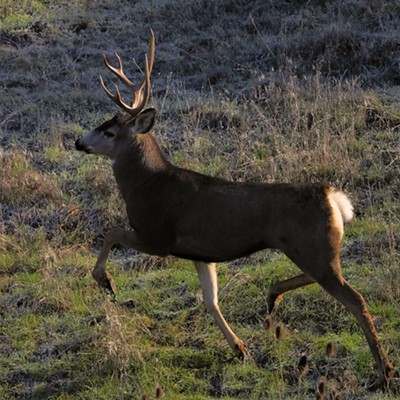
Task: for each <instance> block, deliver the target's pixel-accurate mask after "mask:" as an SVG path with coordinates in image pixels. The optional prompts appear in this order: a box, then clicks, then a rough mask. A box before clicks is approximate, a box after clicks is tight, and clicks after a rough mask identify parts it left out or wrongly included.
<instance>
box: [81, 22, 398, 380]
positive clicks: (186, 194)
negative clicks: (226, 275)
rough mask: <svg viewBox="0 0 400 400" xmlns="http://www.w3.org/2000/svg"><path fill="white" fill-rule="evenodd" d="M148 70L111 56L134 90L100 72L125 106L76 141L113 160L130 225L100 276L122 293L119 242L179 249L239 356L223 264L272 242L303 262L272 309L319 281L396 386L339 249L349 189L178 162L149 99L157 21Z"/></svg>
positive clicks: (278, 290) (276, 286)
mask: <svg viewBox="0 0 400 400" xmlns="http://www.w3.org/2000/svg"><path fill="white" fill-rule="evenodd" d="M150 33H151V38H150V46H149V48H150V49H149V55H147V54H146V56H145V70H144V78H143V81H142V82H141V83H140V85H137V86H136V85H134V84H133V83H132V82H131V80H129V79H128V77H127V76H126V75H125V73H124V71H123V65H122V61H121V58H120V56H119V55H118V53H117V52H115V57H116V59H117V62H118V66H117V67H114V66H112V65H111V64H110V62H109V61H108V58H107V56H106V55H105V54H103V59H104V64H105V66H106V67H107V69H108V70H109V71H111V72H112V73H113V74H114V75H115V76H116V78H117V79H119V80H120V81H122V83H124V84H125V85H127V86H128V88H129V90H130V91H132V96H133V98H132V101H131V102H130V103H127V102H125V101H124V100H123V98H122V96H121V93H120V91H119V88H118V85H117V84H115V93H112V92H111V91H110V90H109V89H108V88H107V87H106V85H105V83H104V81H103V78H102V77H101V76H100V84H101V86H102V88H103V90H104V92H105V93H106V95H107V96H108V97H109V98H110V99H111V100H112V101H113V102H114V103H115V104H116V105H117V106H118V107H119V108H120V111H119V112H118V113H117V114H115V116H114V117H113V118H111V119H109V120H108V121H106V122H104V123H103V124H102V125H100V126H98V127H97V128H95V129H93V130H91V131H89V132H88V133H87V134H85V135H84V136H82V137H79V138H78V139H77V140H76V142H75V147H76V149H77V150H79V151H83V152H86V153H88V154H96V155H101V156H105V157H107V158H109V159H111V165H112V170H113V173H114V177H115V179H116V183H117V186H118V189H119V191H120V193H121V196H122V199H123V201H124V203H125V206H126V213H127V217H128V221H129V225H130V228H131V229H128V230H126V229H114V230H112V231H110V232H109V233H107V234H106V235H105V237H104V242H103V245H102V247H101V249H100V252H99V255H98V258H97V261H96V263H95V266H94V269H93V272H92V275H93V278H94V279H95V280H96V281H97V283H98V285H99V286H100V287H102V288H105V289H106V290H108V291H109V292H111V293H114V294H115V290H116V289H115V285H114V283H113V281H112V278H111V276H110V274H109V273H108V272H107V271H106V262H107V258H108V255H109V252H110V250H111V248H112V247H113V246H114V245H115V244H119V245H122V246H124V247H126V248H132V249H134V250H136V251H138V252H142V253H145V254H149V255H153V256H160V257H166V256H175V257H178V258H183V259H187V260H190V261H192V262H193V264H194V267H195V269H196V271H197V274H198V278H199V281H200V286H201V290H202V294H203V301H204V303H205V307H206V310H207V311H208V313H210V314H211V315H212V317H213V318H214V320H215V323H216V324H217V325H218V327H219V328H220V330H221V331H222V333H223V335H224V336H225V338H226V340H227V342H228V344H229V346H230V347H231V349H232V350H233V352H234V353H235V355H236V356H238V357H240V358H243V357H244V356H246V355H247V354H248V350H247V347H246V345H245V344H244V342H243V341H242V340H241V339H239V338H238V337H237V336H236V334H235V333H234V332H233V331H232V329H231V328H230V326H229V325H228V323H227V321H226V320H225V318H224V316H223V315H222V313H221V311H220V308H219V304H218V282H217V269H216V264H217V263H220V262H229V261H232V260H235V259H238V258H241V257H244V256H248V255H250V254H252V253H254V252H257V251H260V250H263V249H277V250H280V251H282V252H283V253H284V254H285V255H286V256H287V257H288V258H289V259H290V260H291V261H292V262H294V263H295V264H296V265H297V267H298V268H299V269H300V271H301V273H300V274H299V275H297V276H294V277H292V278H289V279H286V280H283V281H280V282H276V283H273V284H272V285H271V286H270V288H269V290H268V293H267V307H268V313H269V315H273V313H274V312H275V311H276V306H277V304H278V302H279V301H280V300H281V298H282V296H283V294H284V293H285V292H287V291H290V290H294V289H296V288H300V287H304V286H306V285H310V284H312V283H318V284H319V285H320V286H321V287H322V288H323V289H325V290H326V292H327V293H328V294H330V295H331V296H332V297H333V298H334V299H336V300H337V301H338V302H340V303H341V304H342V305H343V306H344V307H345V308H346V309H347V310H348V311H349V312H350V313H352V314H353V315H354V317H355V318H356V320H357V321H358V323H359V325H360V326H361V328H362V330H363V332H364V334H365V337H366V340H367V342H368V345H369V347H370V351H371V353H372V355H373V357H374V360H375V363H376V366H377V371H378V380H377V383H378V384H379V385H380V386H381V387H384V386H385V385H386V386H387V385H389V382H390V381H391V379H392V377H393V373H394V368H393V365H392V364H391V362H390V360H389V358H388V356H387V354H386V353H385V350H384V349H383V348H382V345H381V343H380V340H379V338H378V334H377V331H376V328H375V326H374V323H373V320H372V317H371V314H370V313H369V311H368V309H367V305H366V302H365V300H364V298H363V296H362V295H361V294H360V293H359V292H358V291H356V290H355V289H354V288H353V287H352V286H351V285H350V283H348V282H347V281H346V280H345V278H344V277H343V275H342V272H341V263H340V253H341V241H342V238H343V235H344V225H345V224H346V223H347V222H349V221H350V220H351V219H352V217H353V205H352V203H351V201H350V200H349V197H348V196H347V195H346V194H345V193H344V192H343V191H341V190H339V189H337V188H335V187H333V186H331V185H329V184H326V183H254V182H234V181H229V180H224V179H222V178H219V177H212V176H208V175H204V174H200V173H198V172H195V171H192V170H189V169H184V168H181V167H178V166H175V165H173V164H172V163H171V162H170V161H169V160H168V159H167V157H166V156H165V154H164V153H163V151H162V150H161V148H160V146H159V145H158V143H157V141H156V139H155V137H154V136H153V135H152V133H151V130H152V128H153V126H154V123H155V118H156V110H155V109H154V108H146V104H147V102H148V100H149V97H150V90H151V88H150V75H151V72H152V68H153V63H154V55H155V38H154V32H153V30H152V29H150Z"/></svg>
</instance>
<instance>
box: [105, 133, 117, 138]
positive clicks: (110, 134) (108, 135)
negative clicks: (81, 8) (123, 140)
mask: <svg viewBox="0 0 400 400" xmlns="http://www.w3.org/2000/svg"><path fill="white" fill-rule="evenodd" d="M104 135H105V136H107V137H109V138H112V137H114V136H115V133H112V132H110V131H105V132H104Z"/></svg>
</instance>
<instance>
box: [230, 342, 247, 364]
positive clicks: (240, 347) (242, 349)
mask: <svg viewBox="0 0 400 400" xmlns="http://www.w3.org/2000/svg"><path fill="white" fill-rule="evenodd" d="M233 351H234V352H235V354H236V356H237V357H238V358H239V360H243V359H244V358H245V357H246V356H247V355H248V354H249V352H248V350H247V347H246V345H245V344H244V343H243V342H242V341H241V340H240V341H239V342H237V343H236V344H235V348H234V349H233Z"/></svg>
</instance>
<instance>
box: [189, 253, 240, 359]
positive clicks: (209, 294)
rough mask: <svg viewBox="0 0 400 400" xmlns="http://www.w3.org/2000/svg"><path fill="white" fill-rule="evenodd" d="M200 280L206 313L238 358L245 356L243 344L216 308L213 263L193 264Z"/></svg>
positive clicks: (214, 269)
mask: <svg viewBox="0 0 400 400" xmlns="http://www.w3.org/2000/svg"><path fill="white" fill-rule="evenodd" d="M194 265H195V267H196V270H197V274H198V276H199V279H200V284H201V289H202V292H203V299H204V303H205V306H206V309H207V311H208V312H209V313H210V314H211V315H212V316H213V317H214V320H215V322H216V323H217V325H218V327H219V328H220V329H221V331H222V333H223V334H224V336H225V337H226V339H227V341H228V343H229V345H230V347H231V348H232V350H233V351H234V352H235V354H236V355H237V356H238V357H239V358H243V357H244V355H245V354H247V349H246V346H245V344H244V343H243V342H242V341H241V340H240V339H239V338H238V337H237V336H236V335H235V334H234V333H233V331H232V329H231V328H230V327H229V325H228V323H227V322H226V320H225V318H224V317H223V315H222V314H221V311H220V309H219V307H218V283H217V271H216V265H215V263H204V262H200V261H196V262H195V263H194Z"/></svg>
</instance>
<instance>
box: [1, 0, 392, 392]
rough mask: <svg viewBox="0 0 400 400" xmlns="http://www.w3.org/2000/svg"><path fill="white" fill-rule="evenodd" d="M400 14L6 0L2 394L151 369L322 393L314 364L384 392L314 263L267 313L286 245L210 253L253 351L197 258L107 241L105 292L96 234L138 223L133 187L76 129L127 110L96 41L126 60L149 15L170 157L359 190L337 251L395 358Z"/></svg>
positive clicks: (286, 5)
mask: <svg viewBox="0 0 400 400" xmlns="http://www.w3.org/2000/svg"><path fill="white" fill-rule="evenodd" d="M399 15H400V8H399V4H398V3H397V2H388V1H378V0H376V1H367V0H365V1H364V0H361V1H353V2H349V3H348V4H347V3H346V5H345V6H344V5H343V4H342V3H340V2H337V1H331V2H326V1H318V0H315V1H311V2H304V1H295V2H289V1H278V0H276V1H275V0H273V1H270V2H268V4H266V3H265V2H263V1H261V0H256V1H255V2H245V1H244V0H243V1H242V0H239V1H225V2H224V1H215V2H209V1H206V0H192V1H189V2H186V3H182V2H178V1H175V0H166V1H153V2H145V1H137V2H127V1H117V2H115V1H109V0H100V1H90V0H75V1H73V2H71V1H68V2H67V1H61V2H60V1H57V2H56V1H40V0H35V1H34V0H32V1H28V0H18V1H14V0H13V1H9V0H6V1H3V2H2V4H1V5H0V66H1V68H0V69H1V74H2V75H1V80H2V99H1V100H2V101H1V106H0V320H1V323H0V398H2V399H3V398H4V399H7V400H8V399H10V400H11V399H58V400H66V399H88V400H89V399H93V400H94V399H96V400H97V399H118V400H119V399H140V398H142V394H143V393H148V394H149V396H150V398H151V396H153V395H154V392H155V388H156V387H157V386H158V385H160V387H161V388H162V389H163V390H164V392H165V398H166V399H174V400H176V399H178V400H184V399H194V400H200V399H201V400H203V399H210V398H221V399H225V400H228V399H262V400H265V399H273V400H276V399H285V400H290V399H293V400H295V399H296V400H298V399H313V398H315V391H316V388H317V384H318V380H319V378H320V377H321V376H327V378H328V388H329V390H330V391H332V390H333V388H335V387H336V388H337V390H338V391H339V392H340V393H341V395H342V398H345V399H368V400H387V399H395V398H398V397H399V396H400V381H399V377H398V375H397V376H396V377H395V379H394V381H393V384H392V387H391V388H390V390H389V391H388V392H387V393H381V392H376V393H372V392H370V391H369V390H368V384H369V383H370V382H371V381H373V379H374V377H375V376H376V371H375V368H374V364H373V360H372V356H371V354H370V352H369V350H368V347H367V345H366V341H365V338H364V336H363V333H362V331H361V329H360V327H359V326H358V324H357V322H356V321H355V319H354V318H353V317H352V316H351V315H350V314H349V313H348V312H347V311H345V310H344V308H343V307H342V306H341V305H339V304H338V303H336V302H334V301H332V299H331V298H330V297H329V296H328V295H327V294H326V293H325V292H324V291H323V290H322V289H320V288H319V287H318V286H317V285H311V286H308V287H306V288H304V289H299V290H297V291H294V292H291V293H287V294H285V296H284V299H283V301H282V302H281V303H280V306H279V309H278V311H277V314H276V316H275V321H274V323H275V325H274V326H273V327H272V328H271V329H269V330H267V329H266V327H265V318H266V314H267V305H266V296H267V291H268V287H269V285H270V284H271V283H273V282H276V281H278V280H280V279H286V278H289V277H292V276H294V275H296V274H297V273H298V269H297V268H296V266H294V265H293V264H292V263H291V262H290V261H289V260H288V259H287V258H286V257H285V256H283V255H282V254H280V253H278V252H275V251H266V252H261V253H259V254H255V255H252V256H250V257H248V258H245V259H242V260H238V261H235V262H231V263H226V264H221V265H219V269H218V271H219V284H220V291H219V295H220V296H219V297H220V308H221V310H222V312H223V314H224V316H225V317H226V319H227V320H228V322H229V324H230V325H231V327H232V329H233V330H234V331H235V332H236V333H237V334H238V336H239V337H240V338H242V339H243V340H244V341H245V342H246V344H247V346H248V348H249V351H250V356H251V357H249V358H248V359H246V360H244V361H240V360H237V359H235V358H234V356H233V353H232V351H231V350H230V348H229V346H228V344H227V343H226V341H225V339H224V337H223V336H222V334H221V332H220V331H219V329H218V328H217V326H216V325H215V323H214V322H213V320H212V318H211V317H210V316H209V315H208V314H207V312H206V311H205V308H204V304H203V301H202V295H201V289H200V285H199V282H198V278H197V274H196V271H195V269H194V267H193V266H192V264H191V263H190V262H187V261H183V260H177V259H175V258H167V259H159V258H157V257H149V256H146V255H142V254H138V253H136V252H135V251H133V250H129V251H126V250H124V249H120V248H117V249H115V250H114V251H113V252H112V254H111V257H110V261H109V265H108V270H109V271H110V273H111V274H112V276H113V278H114V281H115V283H116V285H117V288H118V292H117V295H116V300H117V303H115V302H113V299H112V298H110V297H109V296H108V295H107V294H105V293H104V292H102V291H101V290H100V289H99V288H98V287H97V285H96V283H95V282H94V280H93V279H92V277H91V270H92V268H93V265H94V263H95V260H96V255H97V253H98V250H99V248H100V245H101V243H102V239H103V238H104V235H105V234H106V233H107V232H108V231H109V230H110V229H112V228H113V227H127V226H128V224H127V218H126V214H125V206H124V204H123V201H122V199H121V198H120V196H119V193H118V190H117V186H116V183H115V181H114V178H113V176H112V171H111V168H110V164H109V162H108V161H107V160H104V159H101V158H97V157H94V156H87V155H82V154H80V153H77V152H76V151H75V150H74V142H75V140H76V138H77V137H78V136H80V135H83V134H84V133H85V132H86V131H88V130H89V129H92V128H93V127H95V126H97V125H99V124H100V123H102V122H104V121H105V120H106V119H107V118H109V117H110V116H111V115H113V113H114V112H115V111H116V110H115V107H114V105H113V104H112V103H111V102H110V101H109V100H108V99H107V97H106V96H104V93H103V92H102V91H101V88H100V85H99V81H98V76H99V75H103V76H106V72H105V71H104V66H103V64H102V60H101V54H102V53H103V52H105V53H107V54H111V53H112V52H113V51H115V50H117V51H118V52H119V53H120V55H121V56H122V58H123V59H124V60H127V61H126V69H127V72H128V75H129V76H132V77H133V81H134V82H136V80H138V79H139V71H138V70H137V68H136V64H138V65H142V61H143V53H144V52H145V51H146V46H147V42H148V29H149V27H152V28H153V29H154V31H155V33H156V62H155V65H154V72H153V75H152V88H153V92H152V97H151V101H150V103H151V105H152V106H154V107H155V108H156V109H157V112H158V116H157V122H156V126H155V129H154V134H155V136H156V137H157V139H158V140H159V142H160V143H161V145H162V147H163V149H164V150H165V152H166V153H167V154H168V156H169V158H170V159H171V160H172V161H173V162H174V163H175V164H177V165H179V166H182V167H185V168H192V169H195V170H196V171H199V172H203V173H207V174H211V175H214V176H220V177H223V178H227V179H232V180H241V181H244V180H248V181H257V182H273V181H284V182H310V181H312V182H316V181H326V182H329V183H331V184H334V185H336V186H337V187H339V188H344V189H345V191H346V192H348V193H349V195H350V197H351V198H352V200H353V202H354V204H355V212H356V216H355V219H354V221H353V222H352V223H351V224H349V225H348V226H347V227H346V235H345V239H344V245H343V254H342V260H343V273H344V276H345V277H346V279H348V280H349V281H350V282H351V283H352V285H354V287H355V288H356V289H358V290H359V291H361V292H362V293H363V295H364V296H365V298H366V301H367V303H368V305H369V309H370V311H371V314H372V315H373V318H374V322H375V324H376V326H377V329H378V333H379V336H380V338H381V340H382V343H383V346H384V348H385V349H386V350H387V352H388V354H389V356H390V359H391V360H392V362H393V364H394V365H395V367H396V370H397V371H398V368H399V365H400V351H399V349H400V335H399V331H400V307H399V304H400V289H399V287H398V286H399V285H398V284H397V282H399V279H400V276H399V243H400V242H399V240H400V237H399V233H398V232H399V229H400V219H399V211H400V210H399V202H398V194H399V193H400V178H399V174H398V172H399V168H400V158H399V150H400V147H399V146H400V141H399V126H400V112H399V109H400V108H399V86H398V84H399V82H400V81H399V71H398V56H399V48H398V26H399V23H400V21H399ZM106 79H109V76H106ZM124 93H125V94H126V92H124ZM126 300H132V301H131V302H130V303H128V306H121V305H120V304H119V303H120V302H124V301H126ZM277 326H278V327H279V328H278V329H280V331H281V337H280V338H277V337H276V336H277V335H276V327H277ZM329 342H332V343H334V346H335V352H334V355H332V356H330V357H329V356H328V355H327V354H326V346H327V344H328V343H329ZM304 354H306V355H307V359H308V372H307V373H306V374H305V375H304V376H303V377H302V378H301V379H299V372H298V362H299V359H300V357H301V356H302V355H304Z"/></svg>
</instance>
